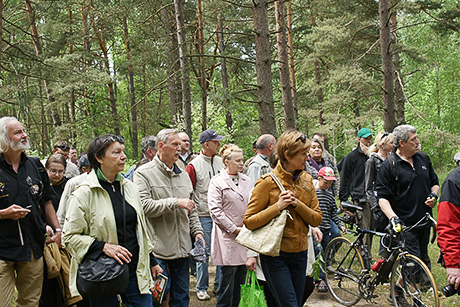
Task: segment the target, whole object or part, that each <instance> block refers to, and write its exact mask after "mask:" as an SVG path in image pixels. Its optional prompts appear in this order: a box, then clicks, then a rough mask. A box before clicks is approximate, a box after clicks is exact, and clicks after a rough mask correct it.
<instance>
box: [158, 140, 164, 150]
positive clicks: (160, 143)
mask: <svg viewBox="0 0 460 307" xmlns="http://www.w3.org/2000/svg"><path fill="white" fill-rule="evenodd" d="M164 145H165V143H163V142H162V141H159V142H158V144H157V147H158V149H160V148H163V146H164Z"/></svg>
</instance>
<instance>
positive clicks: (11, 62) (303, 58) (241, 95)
mask: <svg viewBox="0 0 460 307" xmlns="http://www.w3.org/2000/svg"><path fill="white" fill-rule="evenodd" d="M0 13H1V19H0V20H1V24H0V36H1V41H0V84H1V86H0V116H7V115H8V116H16V117H17V118H18V119H19V120H20V121H21V122H23V123H24V126H25V127H26V128H27V130H28V133H29V136H30V140H31V144H32V148H33V150H34V152H35V153H36V154H37V155H40V156H42V157H46V156H47V155H48V154H49V153H50V152H51V147H52V144H53V143H54V142H55V141H57V140H67V141H68V142H69V143H70V144H72V145H74V146H76V147H77V149H78V150H79V152H81V151H84V150H86V147H87V144H88V142H89V140H90V139H91V138H93V137H94V136H97V135H100V134H104V133H116V134H121V135H123V136H124V138H125V140H126V151H127V156H128V157H130V159H132V160H133V161H134V160H137V159H139V155H140V153H139V142H140V139H141V138H142V137H144V136H147V135H155V134H156V133H157V132H158V131H159V130H161V129H163V128H168V127H174V128H177V129H180V130H183V131H186V132H188V133H189V134H191V136H192V141H193V149H194V151H198V149H199V142H198V136H199V134H200V132H201V131H203V130H205V129H214V130H215V131H217V132H218V133H219V134H223V135H225V136H226V138H225V139H224V142H234V143H236V144H238V145H240V146H241V147H242V148H243V150H244V154H245V157H246V158H248V157H250V156H251V155H252V153H253V152H252V142H253V141H255V140H256V139H257V137H258V136H259V135H260V134H261V133H272V134H274V135H275V136H278V135H279V134H280V133H281V132H282V131H284V130H285V129H290V128H296V129H299V130H300V131H302V132H304V133H305V134H306V135H307V136H310V135H311V134H312V133H314V132H317V131H318V132H322V133H324V134H325V135H326V136H327V146H328V148H329V151H330V152H331V153H332V154H334V155H335V156H336V158H337V160H340V159H341V158H342V157H343V156H344V155H346V154H347V153H348V152H349V151H350V150H351V149H352V148H354V147H355V146H356V143H357V138H356V132H357V131H358V130H359V129H360V128H361V127H368V128H370V129H372V130H373V131H374V133H377V132H378V131H380V130H391V129H392V128H393V127H394V126H395V125H398V124H401V123H408V124H411V125H413V126H415V127H416V128H417V129H418V134H419V137H420V139H421V143H422V150H423V151H424V152H426V153H428V154H429V155H430V157H431V159H432V161H433V164H434V165H435V167H436V168H437V169H443V170H447V169H451V168H452V167H453V161H452V160H453V159H452V157H453V155H454V154H455V153H456V152H457V151H458V149H459V144H460V137H459V133H458V131H459V128H460V127H459V126H460V121H459V120H458V118H459V117H460V108H459V102H458V99H457V97H459V91H460V89H459V88H458V86H457V84H458V81H459V80H458V79H459V74H458V72H459V71H460V70H459V66H460V63H459V59H460V54H459V53H460V51H459V50H460V48H458V45H459V41H460V37H459V32H460V9H459V7H458V3H457V1H453V0H445V1H409V0H406V1H404V0H401V1H396V0H391V1H390V0H380V1H375V0H355V1H342V0H291V1H287V0H274V1H266V0H254V1H249V0H232V1H230V0H205V1H202V0H187V1H181V0H157V1H126V0H119V1H107V0H103V1H102V0H92V1H90V0H80V1H71V0H60V1H40V0H37V1H30V0H25V1H17V0H0Z"/></svg>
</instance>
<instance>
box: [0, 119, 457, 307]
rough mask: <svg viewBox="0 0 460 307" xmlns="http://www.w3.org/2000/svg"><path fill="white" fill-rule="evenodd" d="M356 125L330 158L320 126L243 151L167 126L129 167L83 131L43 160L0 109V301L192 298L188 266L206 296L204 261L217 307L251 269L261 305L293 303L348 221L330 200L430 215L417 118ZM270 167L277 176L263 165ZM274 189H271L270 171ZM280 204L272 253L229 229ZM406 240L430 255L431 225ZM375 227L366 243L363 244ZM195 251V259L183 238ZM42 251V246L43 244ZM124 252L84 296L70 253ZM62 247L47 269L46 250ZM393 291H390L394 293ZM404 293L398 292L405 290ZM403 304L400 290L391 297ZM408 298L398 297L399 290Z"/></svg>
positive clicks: (260, 219) (453, 233) (452, 273)
mask: <svg viewBox="0 0 460 307" xmlns="http://www.w3.org/2000/svg"><path fill="white" fill-rule="evenodd" d="M373 138H374V133H373V132H372V131H371V130H370V129H368V128H362V129H360V130H359V131H358V133H357V141H358V144H357V147H356V148H355V149H354V150H353V151H351V152H350V153H349V154H348V155H346V156H345V157H344V158H343V159H342V160H341V161H340V162H339V163H338V164H336V160H335V158H334V156H332V155H331V154H330V153H329V152H328V151H327V147H326V146H325V141H327V139H326V140H325V136H324V135H323V134H321V133H315V134H313V135H312V136H311V138H308V137H307V136H306V135H304V134H303V133H301V132H299V131H294V130H291V131H285V132H283V133H282V134H281V135H280V137H279V138H278V139H276V138H275V137H274V136H272V135H270V134H263V135H261V136H260V137H259V138H258V139H257V141H255V142H254V153H255V154H254V156H253V157H251V158H250V159H249V160H247V161H246V162H245V161H244V159H243V151H242V149H241V148H240V147H238V146H237V145H235V144H225V145H223V146H221V142H223V141H224V140H225V137H224V136H222V135H219V134H217V133H216V132H215V131H214V130H205V131H203V132H202V133H201V134H200V136H199V141H200V144H201V149H200V152H199V153H198V154H193V153H191V152H190V137H189V135H187V133H185V132H182V131H178V130H175V129H163V130H161V131H159V132H158V134H157V135H156V136H146V137H144V138H143V139H142V141H141V152H142V158H141V159H140V161H139V162H138V163H137V164H136V165H134V166H133V167H131V168H130V169H129V170H128V171H127V172H126V173H125V172H124V170H125V163H126V155H125V145H124V143H125V142H124V139H123V137H121V136H117V135H113V134H105V135H101V136H98V137H96V138H94V139H93V140H91V142H90V143H89V146H88V148H87V151H86V153H84V154H82V155H80V156H78V154H77V150H76V149H75V148H73V147H72V148H71V146H69V144H68V143H67V142H66V141H58V142H56V143H55V144H54V146H53V151H52V154H51V155H50V156H49V157H48V158H47V159H45V160H42V161H40V160H39V159H38V158H34V157H29V156H27V155H26V150H27V149H29V148H30V145H29V140H28V136H27V134H26V132H25V129H24V127H23V125H22V124H21V123H20V122H19V121H18V120H17V119H16V118H14V117H3V118H0V231H1V232H2V236H0V277H1V278H0V287H1V288H2V291H0V306H9V305H10V302H11V300H12V299H13V296H14V293H15V291H17V299H16V304H17V306H21V307H22V306H31V307H32V306H34V307H35V306H114V307H115V306H120V300H121V301H122V302H123V304H124V305H126V306H156V305H161V306H188V305H189V301H190V297H189V288H190V276H191V275H195V276H196V279H197V285H196V295H197V298H198V299H199V300H202V301H204V300H209V299H210V290H209V283H210V281H209V264H210V263H212V264H213V265H215V266H216V275H215V280H214V289H213V293H214V295H216V297H217V303H216V306H238V304H239V301H240V285H242V284H244V282H245V276H246V272H247V270H251V271H255V273H256V276H257V279H258V280H259V283H260V284H262V285H263V286H264V294H265V299H266V302H267V306H269V307H271V306H279V307H280V306H283V307H285V306H296V307H299V306H303V305H304V303H305V302H306V300H307V299H308V297H309V295H310V294H311V293H312V292H313V291H314V289H315V288H316V289H317V291H318V292H327V286H326V283H325V276H324V274H320V276H319V278H318V279H317V280H315V279H314V278H312V277H311V276H310V275H311V272H312V262H313V261H315V258H316V257H318V256H319V255H320V254H322V253H324V250H325V248H326V246H327V244H328V242H330V240H332V239H333V238H334V237H337V236H340V235H341V232H342V233H344V232H346V228H345V225H344V224H343V223H342V221H341V220H340V219H339V217H338V211H340V210H341V209H340V208H338V206H337V205H336V203H337V202H336V200H338V201H339V203H340V201H348V200H349V199H350V200H351V201H352V202H353V203H354V204H355V205H357V206H359V207H361V208H362V209H363V210H362V211H359V212H357V213H356V214H360V218H359V219H358V220H359V221H360V224H361V226H362V227H363V228H367V229H377V230H380V231H381V230H382V229H383V228H385V227H386V225H388V222H389V221H391V222H392V224H400V225H407V226H410V225H413V224H414V223H415V222H417V221H418V220H419V219H420V218H421V217H423V216H424V215H425V214H426V213H427V212H428V213H429V214H431V215H432V214H433V212H432V211H433V208H434V207H435V205H436V203H437V199H438V194H439V191H440V186H439V181H438V177H437V175H436V173H435V172H434V169H433V166H432V164H431V160H430V159H429V157H428V156H427V155H426V154H425V153H423V152H421V151H420V142H419V140H418V136H417V131H416V129H415V127H413V126H410V125H401V126H398V127H396V128H395V129H394V131H393V132H392V133H389V132H385V131H381V132H379V133H377V135H376V137H375V140H374V142H373ZM273 176H274V177H273ZM275 178H277V180H279V182H280V184H281V185H282V186H283V187H284V189H283V190H284V191H283V190H281V191H280V188H279V186H278V184H277V183H276V181H275ZM459 197H460V173H459V170H458V168H457V169H455V170H454V171H453V172H452V173H451V174H450V175H449V177H448V178H447V179H446V181H445V183H444V185H443V188H442V197H441V199H440V205H439V211H440V212H442V215H441V214H440V216H439V221H438V223H439V224H438V233H439V238H438V242H439V245H440V247H441V250H442V252H443V254H444V259H445V263H446V267H447V278H448V281H449V283H451V284H452V285H454V286H455V287H456V288H457V289H458V287H459V285H460V268H459V263H460V258H459V255H460V232H459V229H460V227H459V225H460V223H459V216H460V210H459V207H460V204H459V203H460V202H459ZM282 211H286V212H287V213H288V218H287V220H286V224H285V227H284V231H283V236H282V240H281V246H280V251H279V256H275V257H273V256H267V255H264V254H258V253H256V252H254V251H252V250H249V249H246V248H245V247H243V246H242V245H240V244H239V243H238V242H237V241H236V237H237V235H238V234H239V233H240V231H241V229H242V228H243V226H245V227H246V228H247V229H250V230H255V229H258V228H260V227H262V226H264V225H266V224H267V223H268V222H270V221H271V220H272V219H273V218H275V217H277V216H279V215H280V214H281V212H282ZM409 236H410V240H408V241H407V249H408V251H409V252H410V253H411V254H414V255H415V256H417V257H419V258H420V259H422V260H423V261H424V262H425V263H426V264H427V266H428V267H429V268H430V267H431V262H430V258H429V256H428V241H429V229H426V230H417V231H413V232H409ZM372 239H373V238H372V237H371V236H368V237H366V238H365V242H364V244H365V245H366V246H367V249H368V250H369V251H371V247H372ZM200 248H201V249H202V255H201V256H202V257H195V254H194V253H191V251H192V249H193V250H200ZM49 255H51V256H49ZM103 255H104V256H107V257H110V258H113V259H115V260H116V261H117V262H118V263H120V264H126V265H127V266H128V269H129V284H128V287H127V289H126V291H124V292H123V293H118V294H115V295H111V296H104V297H82V296H80V293H79V289H78V286H77V275H78V268H79V264H80V263H82V261H84V260H85V259H98V258H99V257H101V256H103ZM50 257H51V258H54V259H56V258H59V263H60V264H59V269H58V272H57V276H56V275H54V274H52V273H50V272H51V271H50V262H49V258H50ZM160 274H161V276H165V277H166V278H167V283H166V287H165V288H166V289H165V295H164V297H163V300H162V301H161V302H159V303H158V302H155V301H154V300H153V299H152V295H151V291H152V290H151V289H152V287H153V283H154V280H155V279H156V278H157V276H159V275H160ZM395 296H396V299H397V300H398V293H395ZM403 299H404V298H403V297H402V296H401V300H403ZM398 302H399V300H398ZM401 306H404V302H401Z"/></svg>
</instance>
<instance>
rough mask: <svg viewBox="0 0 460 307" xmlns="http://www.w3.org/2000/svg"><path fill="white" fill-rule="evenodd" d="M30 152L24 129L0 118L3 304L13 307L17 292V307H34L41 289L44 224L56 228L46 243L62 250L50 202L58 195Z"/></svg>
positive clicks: (0, 293) (0, 285) (0, 279)
mask: <svg viewBox="0 0 460 307" xmlns="http://www.w3.org/2000/svg"><path fill="white" fill-rule="evenodd" d="M29 148H30V145H29V140H28V136H27V134H26V132H25V130H24V127H23V126H22V124H21V123H20V122H19V121H18V120H17V119H16V118H14V117H2V118H0V233H1V234H2V235H1V236H0V289H1V291H0V304H2V306H10V301H11V299H12V298H13V294H14V292H15V287H16V289H17V291H18V298H17V301H16V304H17V306H20V307H24V306H30V307H36V306H38V304H39V299H40V295H41V292H42V284H43V259H42V257H43V249H44V246H45V240H46V230H45V223H44V221H43V220H42V213H43V215H44V216H45V217H46V221H47V223H48V224H49V225H51V227H52V228H53V229H54V234H53V236H52V237H51V238H49V239H48V240H47V243H50V242H56V243H57V244H58V245H59V246H60V245H61V228H60V226H59V223H58V219H57V217H56V212H55V211H54V208H53V205H52V204H51V199H52V198H53V197H54V195H55V193H54V191H53V188H52V186H51V185H50V181H49V178H48V175H47V174H46V171H45V169H44V168H43V167H42V165H41V163H40V160H39V159H38V158H31V157H27V156H26V154H25V153H24V150H27V149H29Z"/></svg>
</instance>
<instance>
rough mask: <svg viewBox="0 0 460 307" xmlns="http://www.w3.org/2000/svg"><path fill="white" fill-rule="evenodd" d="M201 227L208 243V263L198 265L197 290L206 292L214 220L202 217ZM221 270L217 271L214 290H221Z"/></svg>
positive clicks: (198, 263)
mask: <svg viewBox="0 0 460 307" xmlns="http://www.w3.org/2000/svg"><path fill="white" fill-rule="evenodd" d="M200 222H201V227H203V232H204V233H203V237H204V241H205V242H206V263H202V262H197V263H196V278H197V283H196V290H197V291H206V290H208V287H209V255H210V254H211V232H212V219H211V218H210V217H209V216H200ZM219 280H220V270H218V269H216V278H215V279H214V289H219Z"/></svg>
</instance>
